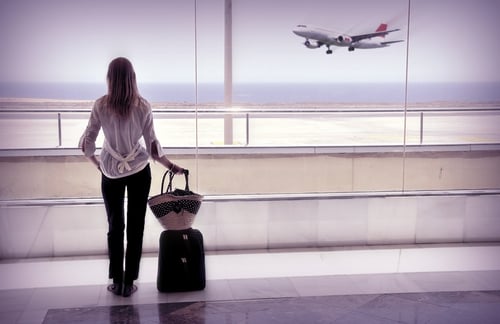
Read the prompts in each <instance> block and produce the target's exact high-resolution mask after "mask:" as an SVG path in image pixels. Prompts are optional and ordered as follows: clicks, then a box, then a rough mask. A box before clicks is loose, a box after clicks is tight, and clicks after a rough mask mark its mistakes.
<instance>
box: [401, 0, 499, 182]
mask: <svg viewBox="0 0 500 324" xmlns="http://www.w3.org/2000/svg"><path fill="white" fill-rule="evenodd" d="M411 4H412V5H411V25H410V50H409V54H408V62H409V73H408V77H409V78H408V80H409V81H408V103H409V104H408V119H407V133H406V136H407V138H406V139H407V140H406V142H407V144H408V145H410V147H409V149H411V150H412V153H410V154H408V155H407V159H406V171H405V189H407V190H442V189H445V190H449V189H485V188H498V186H499V183H498V179H496V177H495V176H494V175H495V174H498V171H499V169H498V165H499V163H498V153H497V152H498V148H497V147H496V146H495V145H490V144H498V143H500V128H499V127H498V125H499V123H500V92H499V91H498V90H499V89H500V78H499V76H498V71H499V69H500V63H499V60H498V57H499V55H500V45H499V43H498V42H496V41H492V40H493V39H497V38H498V37H497V33H498V30H499V28H500V21H499V20H498V13H499V12H500V3H499V2H498V1H472V0H466V1H461V2H454V1H412V2H411ZM443 13H446V14H445V15H443ZM482 144H489V145H482Z"/></svg>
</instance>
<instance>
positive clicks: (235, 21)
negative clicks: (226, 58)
mask: <svg viewBox="0 0 500 324" xmlns="http://www.w3.org/2000/svg"><path fill="white" fill-rule="evenodd" d="M360 8H361V9H360ZM338 12H343V13H346V14H335V13H338ZM406 12H407V3H401V2H399V1H383V3H377V6H373V5H371V2H367V1H309V0H307V1H306V0H304V1H293V2H289V1H286V2H285V1H264V0H258V1H233V3H232V33H233V34H232V55H233V56H232V64H233V69H232V81H233V83H232V90H233V91H232V101H231V106H230V108H231V109H232V113H233V114H232V122H233V142H232V144H233V146H241V147H242V150H240V151H238V152H239V153H238V154H231V155H227V154H226V155H219V156H211V158H210V159H207V161H206V162H205V161H203V162H204V163H206V164H207V168H212V169H216V170H221V172H222V170H224V172H226V173H228V174H230V176H229V177H230V178H231V179H232V181H225V182H224V183H221V185H220V186H215V185H211V184H209V183H208V181H206V183H205V185H206V186H207V187H206V188H207V191H213V192H216V193H303V192H336V191H343V192H345V191H348V192H350V191H366V190H370V191H371V190H377V191H378V190H401V188H402V175H403V171H402V165H403V163H402V161H403V160H402V157H403V143H404V118H403V117H404V100H405V93H404V90H405V85H404V82H405V63H406V43H405V40H406V33H405V31H406V23H407V17H406ZM347 13H355V14H347ZM332 17H334V18H335V19H332ZM381 23H387V24H388V26H384V25H382V26H381ZM299 25H300V27H299ZM304 26H305V27H304ZM379 28H380V29H379ZM384 28H386V29H384ZM305 29H307V30H309V31H310V32H316V33H320V34H321V35H329V36H330V37H331V38H335V39H337V40H339V41H338V42H337V44H336V45H335V44H333V43H334V41H332V44H331V45H330V49H331V50H332V53H330V52H329V51H328V46H327V45H326V42H327V41H326V40H324V39H322V38H318V39H319V40H318V39H314V37H313V36H310V37H309V36H303V35H304V34H303V35H302V36H301V35H300V33H301V31H304V30H305ZM377 29H378V30H379V31H381V30H382V31H383V30H386V31H390V32H389V33H388V34H387V35H385V37H380V36H378V34H374V35H371V36H366V37H365V38H366V39H363V40H359V41H358V40H357V39H356V38H355V36H360V37H361V38H363V35H366V34H370V33H376V32H377ZM393 29H395V30H394V31H392V30H393ZM294 31H295V32H294ZM318 37H321V36H318ZM349 37H351V39H352V38H353V37H354V39H355V42H351V46H352V47H353V49H354V50H349V47H350V46H337V45H345V44H347V42H349V41H348V39H349ZM316 38H317V37H316ZM340 39H343V40H344V41H343V42H341V41H340ZM399 40H402V42H394V43H392V41H399ZM384 42H391V43H384ZM320 45H321V46H320ZM385 45H388V46H385ZM316 47H317V48H316ZM361 47H373V48H370V49H366V48H361ZM378 47H379V48H378ZM327 51H328V53H327ZM201 55H202V53H200V56H201ZM200 123H201V121H200ZM222 124H223V121H222V119H219V123H218V124H214V125H213V127H222ZM240 127H242V128H244V129H240ZM219 141H220V135H219ZM205 144H207V145H208V144H210V143H205ZM233 152H236V151H233ZM201 182H202V183H204V181H201ZM204 188H205V187H204Z"/></svg>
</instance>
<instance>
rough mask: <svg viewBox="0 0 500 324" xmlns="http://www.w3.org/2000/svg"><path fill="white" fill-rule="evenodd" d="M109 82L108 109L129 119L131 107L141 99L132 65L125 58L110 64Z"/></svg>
mask: <svg viewBox="0 0 500 324" xmlns="http://www.w3.org/2000/svg"><path fill="white" fill-rule="evenodd" d="M107 81H108V95H107V97H106V103H107V106H108V108H109V109H111V110H112V111H113V112H115V113H117V114H118V115H119V116H122V117H127V116H128V115H129V112H130V108H131V106H132V105H133V104H134V103H135V101H136V100H137V99H138V98H139V91H138V89H137V82H136V79H135V72H134V68H133V66H132V63H130V61H129V60H128V59H126V58H124V57H118V58H115V59H114V60H113V61H111V63H109V67H108V75H107Z"/></svg>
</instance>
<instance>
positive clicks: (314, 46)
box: [304, 41, 323, 48]
mask: <svg viewBox="0 0 500 324" xmlns="http://www.w3.org/2000/svg"><path fill="white" fill-rule="evenodd" d="M304 45H305V46H306V47H307V48H319V47H321V45H323V44H320V43H317V42H316V43H311V42H310V41H305V42H304Z"/></svg>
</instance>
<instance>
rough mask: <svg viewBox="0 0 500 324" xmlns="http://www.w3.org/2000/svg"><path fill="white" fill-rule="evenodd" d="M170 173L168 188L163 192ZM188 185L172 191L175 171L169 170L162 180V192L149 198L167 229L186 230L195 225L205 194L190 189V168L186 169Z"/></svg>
mask: <svg viewBox="0 0 500 324" xmlns="http://www.w3.org/2000/svg"><path fill="white" fill-rule="evenodd" d="M167 174H168V175H169V182H168V186H167V190H166V191H165V192H163V185H164V183H165V178H166V176H167ZM184 176H185V178H186V187H185V189H184V190H181V189H175V190H173V191H172V180H173V178H174V173H172V172H171V171H169V170H167V171H166V172H165V174H164V175H163V178H162V180H161V193H160V194H159V195H156V196H153V197H151V198H149V200H148V204H149V207H150V208H151V211H152V212H153V214H154V215H155V216H156V219H157V220H158V221H159V222H160V224H161V225H162V226H163V228H164V229H166V230H184V229H188V228H190V227H191V226H192V225H193V222H194V219H195V217H196V214H197V213H198V210H199V209H200V206H201V201H202V200H203V196H202V195H199V194H197V193H194V192H192V191H191V190H189V182H188V177H189V170H186V169H185V170H184Z"/></svg>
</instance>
